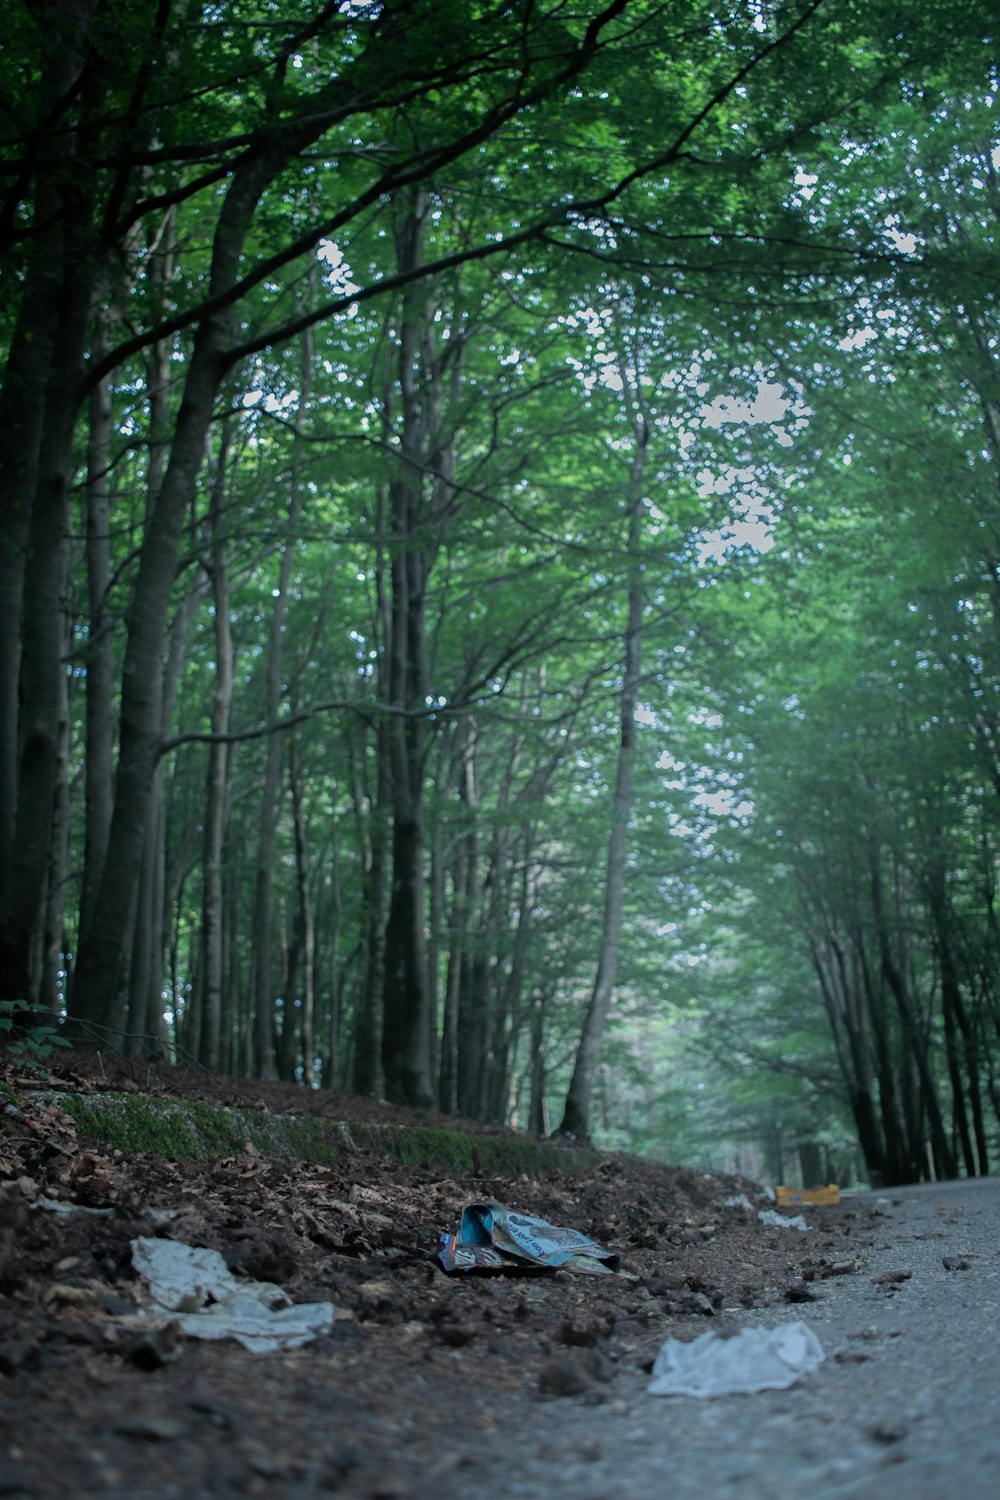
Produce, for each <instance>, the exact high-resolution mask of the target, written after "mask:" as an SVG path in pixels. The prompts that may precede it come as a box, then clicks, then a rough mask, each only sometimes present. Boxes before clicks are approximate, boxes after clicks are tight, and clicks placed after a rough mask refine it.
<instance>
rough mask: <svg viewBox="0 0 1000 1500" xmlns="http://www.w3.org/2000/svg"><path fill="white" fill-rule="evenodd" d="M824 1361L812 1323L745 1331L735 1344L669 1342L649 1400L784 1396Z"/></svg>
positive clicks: (706, 1339) (710, 1338)
mask: <svg viewBox="0 0 1000 1500" xmlns="http://www.w3.org/2000/svg"><path fill="white" fill-rule="evenodd" d="M825 1358H826V1355H825V1354H824V1353H823V1346H822V1344H821V1343H820V1341H819V1339H818V1338H817V1337H816V1335H815V1333H813V1331H812V1329H811V1328H810V1327H809V1324H808V1323H802V1322H798V1323H783V1324H781V1326H780V1327H778V1328H744V1329H743V1330H742V1331H741V1332H740V1333H738V1334H737V1335H736V1337H735V1338H732V1339H725V1338H720V1337H719V1335H718V1334H717V1333H703V1334H701V1335H700V1336H699V1337H698V1338H696V1339H695V1340H694V1341H693V1342H692V1343H690V1344H682V1343H680V1342H679V1341H678V1340H677V1339H668V1340H667V1342H666V1343H665V1344H664V1345H663V1348H662V1349H661V1350H660V1352H659V1354H658V1355H657V1356H656V1363H655V1364H654V1366H653V1379H652V1380H651V1381H650V1383H649V1385H648V1386H647V1390H648V1392H649V1394H650V1395H651V1396H734V1395H739V1394H746V1393H749V1392H752V1391H781V1390H784V1389H785V1388H786V1387H787V1386H790V1385H794V1384H795V1382H796V1381H797V1380H798V1379H799V1377H800V1376H802V1375H807V1374H808V1373H809V1371H810V1370H815V1369H818V1368H819V1366H820V1365H821V1364H822V1363H823V1361H824V1359H825Z"/></svg>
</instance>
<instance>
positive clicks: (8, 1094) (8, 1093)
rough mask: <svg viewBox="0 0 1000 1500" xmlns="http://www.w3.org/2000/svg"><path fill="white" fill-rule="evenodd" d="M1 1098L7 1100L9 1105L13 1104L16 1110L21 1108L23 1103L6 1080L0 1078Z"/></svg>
mask: <svg viewBox="0 0 1000 1500" xmlns="http://www.w3.org/2000/svg"><path fill="white" fill-rule="evenodd" d="M0 1098H2V1099H6V1100H7V1103H8V1104H13V1106H14V1108H15V1109H17V1108H19V1107H20V1102H21V1101H20V1100H19V1099H18V1097H17V1095H16V1094H15V1092H14V1090H13V1089H12V1088H11V1086H10V1084H9V1083H8V1082H7V1080H6V1079H5V1078H0Z"/></svg>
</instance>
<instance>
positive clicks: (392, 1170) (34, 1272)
mask: <svg viewBox="0 0 1000 1500" xmlns="http://www.w3.org/2000/svg"><path fill="white" fill-rule="evenodd" d="M50 1072H51V1077H52V1083H50V1084H48V1085H47V1086H48V1088H49V1089H51V1088H52V1087H56V1088H59V1089H66V1088H69V1089H74V1090H79V1091H82V1092H88V1091H92V1090H98V1089H108V1088H114V1089H117V1090H122V1089H124V1090H125V1091H127V1092H145V1091H147V1090H149V1091H150V1092H156V1093H159V1094H163V1093H167V1094H168V1095H172V1096H173V1097H177V1098H197V1099H202V1100H207V1101H210V1102H214V1103H217V1104H220V1105H222V1104H234V1105H242V1106H244V1107H245V1106H247V1105H250V1106H254V1107H258V1108H261V1109H265V1110H271V1111H277V1112H289V1111H293V1112H295V1113H298V1114H304V1113H315V1114H321V1115H324V1116H327V1117H329V1118H331V1119H337V1120H341V1119H342V1120H346V1121H347V1122H348V1123H351V1122H371V1121H383V1122H387V1123H394V1124H401V1125H405V1124H408V1123H414V1124H416V1123H419V1125H421V1126H422V1127H424V1128H425V1129H426V1128H427V1127H428V1125H434V1124H435V1123H437V1124H440V1125H441V1126H446V1127H447V1128H449V1129H454V1128H455V1126H456V1122H455V1121H454V1120H453V1119H451V1118H447V1119H446V1118H445V1117H441V1118H440V1119H438V1120H435V1118H434V1117H433V1116H429V1115H428V1113H427V1112H424V1111H422V1112H420V1113H419V1115H414V1114H411V1113H409V1112H408V1111H406V1110H402V1109H398V1108H393V1107H391V1106H388V1105H385V1104H381V1103H378V1102H377V1101H374V1100H366V1099H359V1098H354V1097H349V1096H342V1095H331V1094H329V1093H324V1092H323V1091H319V1090H306V1089H302V1088H299V1087H297V1086H295V1085H290V1084H281V1083H267V1082H261V1081H259V1080H247V1079H224V1078H216V1077H212V1076H209V1075H206V1074H204V1073H188V1072H175V1071H173V1070H170V1069H167V1068H164V1067H159V1068H158V1071H157V1075H156V1080H155V1083H154V1081H153V1075H151V1074H150V1072H149V1070H148V1067H147V1065H146V1064H144V1063H143V1064H138V1063H135V1062H129V1061H126V1060H123V1059H109V1058H108V1057H106V1056H105V1057H103V1058H98V1057H89V1056H85V1055H80V1054H71V1055H70V1054H65V1055H64V1054H60V1056H59V1057H58V1058H57V1059H56V1060H55V1061H54V1063H53V1066H52V1068H51V1070H50ZM0 1082H5V1084H6V1089H5V1090H4V1093H5V1096H6V1097H5V1098H0V1440H2V1446H0V1495H5V1496H14V1497H18V1496H24V1497H27V1496H50V1495H52V1496H55V1495H59V1496H65V1495H82V1496H100V1497H111V1496H116V1497H121V1500H125V1497H128V1500H141V1497H144V1496H149V1497H154V1496H155V1497H158V1500H166V1497H173V1496H176V1497H178V1500H181V1497H183V1500H192V1497H199V1496H228V1495H249V1496H254V1495H259V1496H269V1497H270V1496H277V1497H281V1500H285V1497H291V1500H297V1497H300V1496H301V1497H306V1496H323V1495H328V1494H333V1495H338V1496H354V1497H359V1500H360V1497H370V1500H397V1497H398V1500H423V1497H428V1500H429V1497H430V1496H432V1495H433V1496H439V1495H440V1494H441V1493H442V1490H446V1491H447V1492H448V1493H449V1494H450V1495H452V1496H455V1497H462V1496H465V1495H470V1496H471V1495H473V1494H477V1493H483V1492H484V1490H486V1489H489V1488H491V1487H492V1486H491V1485H490V1483H489V1476H488V1475H487V1474H484V1473H483V1469H482V1459H481V1455H482V1452H483V1450H484V1445H486V1446H489V1445H492V1446H493V1448H494V1450H495V1448H496V1444H497V1442H498V1440H500V1441H502V1440H506V1439H507V1436H508V1434H509V1441H510V1442H511V1443H516V1439H517V1430H518V1424H519V1423H521V1422H523V1419H524V1412H525V1409H526V1408H525V1402H526V1401H527V1402H528V1403H529V1405H530V1408H531V1410H532V1411H533V1412H535V1411H537V1409H538V1408H540V1407H544V1404H545V1403H559V1402H566V1401H573V1402H577V1403H583V1404H584V1405H587V1404H592V1405H593V1406H594V1407H595V1408H600V1407H605V1408H608V1409H610V1410H612V1411H613V1410H614V1409H615V1405H616V1401H617V1400H618V1398H616V1390H615V1385H616V1379H617V1378H619V1377H620V1375H621V1373H622V1372H623V1371H626V1370H627V1371H630V1372H631V1373H632V1374H633V1375H634V1374H635V1372H636V1371H637V1370H648V1369H649V1368H650V1367H651V1365H652V1361H653V1358H654V1357H655V1354H656V1352H657V1350H658V1349H659V1347H660V1345H661V1344H662V1343H663V1341H664V1340H665V1339H666V1338H668V1337H674V1338H678V1337H679V1338H693V1337H695V1336H697V1335H698V1334H700V1333H702V1332H704V1331H705V1330H706V1329H707V1328H710V1327H711V1326H712V1325H713V1321H714V1320H715V1319H717V1318H718V1316H719V1314H720V1313H721V1312H722V1311H724V1310H725V1309H727V1308H741V1309H743V1308H757V1307H765V1308H766V1307H775V1306H785V1305H786V1304H787V1303H789V1302H792V1303H798V1302H807V1301H809V1300H811V1299H812V1298H814V1297H815V1295H816V1291H815V1288H816V1284H817V1282H819V1281H821V1280H822V1279H823V1278H824V1277H827V1276H832V1275H841V1274H849V1273H850V1272H851V1271H852V1270H854V1269H856V1268H857V1263H856V1257H857V1256H858V1253H859V1252H860V1251H861V1250H862V1249H863V1248H864V1247H865V1246H868V1245H870V1244H871V1241H872V1234H873V1224H872V1218H871V1211H870V1210H869V1209H868V1208H867V1207H866V1206H865V1203H864V1200H857V1199H851V1200H844V1201H842V1202H841V1204H840V1205H838V1206H835V1207H826V1208H823V1209H820V1210H810V1218H811V1220H812V1222H813V1223H814V1224H815V1226H816V1230H817V1232H815V1233H810V1234H809V1235H808V1236H807V1235H802V1234H799V1233H798V1232H797V1231H795V1230H789V1229H785V1228H782V1229H778V1228H772V1227H768V1226H766V1225H765V1224H763V1223H761V1222H760V1221H759V1220H758V1217H757V1210H758V1208H768V1207H769V1206H770V1203H769V1201H768V1199H767V1197H766V1194H765V1192H764V1190H763V1189H761V1188H760V1187H759V1186H758V1185H757V1184H754V1183H751V1182H748V1181H746V1180H745V1179H742V1178H737V1177H731V1176H722V1175H715V1174H703V1173H699V1172H693V1171H688V1170H681V1169H675V1168H670V1167H668V1166H665V1165H662V1164H659V1163H656V1162H651V1161H646V1160H640V1159H638V1158H635V1157H629V1156H624V1155H607V1156H604V1157H602V1158H601V1159H600V1160H599V1163H598V1165H596V1166H595V1167H592V1168H588V1169H587V1170H585V1171H581V1172H579V1173H577V1174H576V1175H572V1174H566V1173H564V1172H558V1171H553V1172H552V1173H551V1174H548V1175H540V1176H532V1177H527V1176H522V1177H519V1178H517V1179H512V1178H507V1177H499V1176H495V1175H489V1174H486V1173H471V1174H469V1175H466V1176H454V1175H449V1174H448V1173H447V1172H445V1171H441V1170H437V1169H434V1168H430V1167H426V1166H424V1167H419V1166H418V1167H413V1166H400V1165H398V1164H394V1163H393V1162H391V1161H388V1160H386V1159H385V1158H383V1157H381V1156H379V1155H377V1154H375V1153H374V1152H371V1151H366V1150H360V1149H358V1150H352V1149H350V1148H348V1147H346V1146H345V1149H344V1151H343V1153H342V1156H341V1157H338V1160H337V1163H336V1165H334V1166H330V1167H319V1166H314V1165H308V1164H304V1163H302V1162H299V1161H295V1160H291V1159H288V1158H282V1157H276V1156H265V1155H262V1154H259V1153H256V1152H254V1151H252V1150H251V1151H248V1152H246V1153H245V1154H242V1155H240V1156H238V1157H230V1158H226V1159H215V1160H211V1161H188V1162H171V1161H164V1160H160V1159H158V1158H155V1157H152V1156H148V1155H138V1154H133V1155H129V1154H124V1153H122V1152H121V1151H117V1150H112V1149H110V1148H107V1147H102V1146H100V1145H95V1144H93V1143H92V1142H87V1141H81V1140H79V1139H77V1136H76V1132H75V1128H74V1126H73V1123H72V1120H71V1119H70V1117H69V1116H68V1115H66V1114H65V1113H64V1112H63V1111H61V1110H60V1109H59V1108H58V1107H57V1106H56V1105H53V1104H52V1103H51V1102H46V1100H47V1095H46V1093H45V1091H44V1090H43V1089H42V1088H40V1087H39V1082H40V1080H39V1079H38V1078H37V1077H27V1078H26V1077H25V1076H24V1075H23V1073H22V1072H19V1071H18V1069H17V1068H15V1067H14V1066H13V1065H12V1064H10V1063H9V1062H7V1063H5V1062H4V1061H3V1059H2V1057H0ZM48 1097H50V1096H48ZM14 1100H16V1103H15V1102H14ZM462 1128H468V1129H469V1130H472V1131H482V1130H484V1128H485V1127H482V1126H475V1125H469V1126H467V1127H465V1126H463V1127H462ZM741 1194H742V1195H745V1197H746V1199H748V1200H749V1202H750V1204H751V1207H750V1209H747V1208H746V1207H740V1206H734V1205H729V1204H727V1200H729V1199H732V1198H734V1197H738V1196H739V1195H741ZM484 1199H491V1200H498V1201H500V1202H501V1203H504V1204H506V1205H507V1206H508V1207H510V1208H515V1209H519V1210H522V1211H524V1212H527V1213H530V1214H535V1215H537V1216H539V1217H541V1218H544V1219H547V1220H549V1221H550V1222H552V1223H555V1224H558V1225H565V1226H570V1227H572V1228H575V1229H578V1230H582V1231H583V1232H584V1233H585V1234H587V1235H589V1236H590V1237H591V1238H592V1239H594V1240H595V1241H597V1242H598V1244H600V1245H602V1246H603V1247H605V1248H607V1249H609V1250H612V1251H614V1252H616V1253H617V1254H618V1255H620V1257H621V1267H622V1270H623V1271H624V1272H626V1273H627V1274H626V1275H623V1276H620V1277H619V1276H611V1275H602V1276H595V1275H576V1274H572V1273H570V1272H567V1271H557V1272H555V1273H547V1272H543V1273H532V1274H528V1275H509V1274H503V1275H480V1274H471V1275H470V1274H467V1273H457V1274H452V1275H447V1274H446V1273H445V1272H444V1270H443V1269H442V1267H441V1265H440V1262H439V1261H438V1259H437V1248H438V1239H439V1236H440V1235H441V1233H442V1232H443V1231H448V1232H451V1231H454V1230H455V1229H456V1228H457V1227H458V1221H459V1218H460V1215H461V1211H462V1208H463V1206H464V1205H466V1204H468V1203H471V1202H477V1201H482V1200H484ZM792 1212H794V1210H793V1211H792ZM140 1236H144V1237H148V1238H169V1239H173V1240H177V1241H181V1242H182V1243H184V1244H187V1245H190V1246H197V1247H206V1248H209V1249H213V1250H217V1251H219V1252H220V1253H221V1255H222V1257H223V1259H224V1260H225V1263H226V1265H227V1266H228V1267H229V1269H230V1271H232V1272H233V1273H235V1274H236V1276H237V1277H241V1278H247V1279H250V1278H252V1279H254V1280H257V1281H266V1282H269V1283H276V1284H277V1285H278V1286H279V1287H281V1288H282V1289H283V1291H284V1292H285V1293H286V1294H287V1295H288V1296H289V1297H290V1298H291V1300H292V1301H293V1302H294V1303H321V1302H329V1303H332V1304H333V1307H334V1309H335V1317H334V1321H333V1324H332V1327H331V1329H330V1331H329V1332H324V1333H321V1334H320V1335H319V1336H318V1337H316V1338H314V1339H312V1341H311V1342H309V1343H307V1344H305V1345H303V1346H302V1347H300V1348H296V1349H290V1350H283V1351H280V1352H269V1353H251V1352H250V1351H249V1350H247V1349H245V1348H244V1347H243V1346H242V1345H240V1344H239V1343H237V1342H235V1341H234V1340H232V1339H225V1340H223V1341H219V1342H208V1341H205V1340H203V1339H199V1338H194V1337H189V1336H187V1335H186V1334H184V1333H182V1332H181V1331H180V1330H179V1328H178V1327H177V1325H176V1323H175V1322H172V1321H170V1320H169V1319H167V1318H166V1317H164V1316H160V1317H154V1316H152V1315H151V1313H150V1310H149V1309H150V1295H149V1289H148V1287H147V1285H146V1283H145V1281H144V1280H143V1278H142V1277H141V1276H139V1275H138V1274H137V1273H136V1271H135V1269H134V1268H133V1264H132V1242H133V1240H135V1239H136V1238H138V1237H140ZM619 1404H620V1403H619Z"/></svg>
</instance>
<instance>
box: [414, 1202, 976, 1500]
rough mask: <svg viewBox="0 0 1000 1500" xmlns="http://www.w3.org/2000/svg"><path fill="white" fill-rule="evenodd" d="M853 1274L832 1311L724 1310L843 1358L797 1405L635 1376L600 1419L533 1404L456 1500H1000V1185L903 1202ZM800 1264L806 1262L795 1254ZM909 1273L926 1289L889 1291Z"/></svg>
mask: <svg viewBox="0 0 1000 1500" xmlns="http://www.w3.org/2000/svg"><path fill="white" fill-rule="evenodd" d="M876 1201H877V1203H878V1206H879V1208H880V1209H881V1210H882V1215H881V1217H880V1218H878V1219H877V1220H876V1225H877V1226H878V1229H879V1230H880V1231H881V1232H880V1233H879V1234H877V1235H876V1239H875V1243H874V1245H872V1246H871V1247H870V1248H867V1249H866V1250H865V1251H864V1253H863V1256H862V1264H861V1268H860V1270H859V1271H858V1272H856V1273H855V1274H854V1275H851V1276H844V1277H838V1278H835V1279H829V1280H825V1281H822V1282H821V1283H818V1284H817V1290H818V1298H819V1300H817V1301H815V1302H809V1303H806V1304H800V1305H790V1306H788V1307H787V1309H785V1308H780V1309H779V1308H773V1309H770V1310H769V1311H767V1312H766V1313H765V1312H759V1311H758V1312H754V1311H750V1312H743V1311H742V1310H740V1311H737V1310H733V1311H729V1312H724V1313H723V1315H722V1317H721V1318H720V1319H719V1320H718V1323H717V1324H716V1325H715V1326H717V1327H724V1326H728V1327H729V1328H732V1329H734V1330H735V1329H738V1328H739V1327H743V1326H754V1327H756V1326H766V1327H770V1326H774V1325H776V1324H778V1323H781V1322H786V1321H787V1322H791V1321H794V1320H796V1319H799V1318H802V1319H804V1320H805V1321H806V1322H808V1323H809V1325H810V1326H811V1327H812V1328H813V1330H814V1331H815V1333H816V1334H817V1335H818V1337H819V1339H820V1341H821V1343H822V1345H823V1348H824V1351H825V1353H826V1355H827V1359H826V1362H825V1363H824V1364H823V1365H822V1367H821V1368H820V1369H818V1370H817V1371H815V1372H814V1373H813V1374H811V1375H809V1376H807V1377H805V1378H804V1379H803V1380H801V1381H800V1383H799V1384H798V1385H796V1386H794V1387H792V1388H791V1389H789V1390H785V1391H764V1392H758V1393H756V1394H752V1395H740V1396H727V1397H722V1398H716V1399H714V1400H697V1399H693V1398H690V1397H656V1396H650V1395H647V1394H646V1390H645V1387H646V1384H647V1380H646V1377H644V1376H641V1375H639V1374H638V1373H635V1372H630V1371H622V1372H621V1373H620V1374H619V1375H618V1376H617V1378H616V1379H615V1380H614V1382H613V1384H612V1385H611V1387H610V1388H609V1391H610V1394H609V1396H608V1398H607V1399H606V1400H605V1401H604V1402H603V1403H602V1404H601V1405H593V1406H588V1405H587V1404H586V1398H583V1399H581V1398H575V1399H561V1400H560V1399H547V1400H536V1401H534V1402H532V1403H530V1404H528V1403H526V1406H525V1410H524V1412H523V1420H519V1421H518V1426H517V1431H516V1433H515V1432H512V1431H510V1430H509V1429H508V1430H506V1431H503V1430H501V1432H500V1433H498V1434H497V1436H496V1437H495V1438H492V1439H490V1440H489V1442H488V1445H484V1450H483V1451H482V1453H481V1459H480V1462H479V1463H476V1465H475V1466H474V1469H473V1470H472V1471H469V1470H467V1471H466V1472H465V1473H464V1474H458V1473H456V1474H454V1475H452V1476H449V1477H448V1479H446V1480H445V1481H444V1482H443V1485H442V1489H444V1490H446V1491H447V1492H448V1494H449V1495H450V1496H451V1497H453V1500H465V1497H466V1496H469V1497H472V1496H473V1495H481V1494H482V1493H484V1490H483V1484H484V1481H485V1480H486V1473H487V1471H488V1472H491V1473H492V1482H491V1483H488V1484H487V1488H488V1489H489V1491H490V1492H491V1493H498V1494H500V1493H502V1494H503V1495H504V1497H505V1500H507V1497H509V1500H555V1497H565V1500H696V1497H697V1500H706V1497H708V1500H715V1497H719V1496H721V1497H725V1496H729V1495H733V1496H737V1495H738V1496H740V1497H744V1500H757V1497H760V1500H800V1497H802V1500H842V1497H843V1500H847V1497H850V1500H856V1497H857V1500H860V1497H872V1500H876V1497H877V1500H897V1497H898V1500H903V1497H905V1500H956V1497H959V1500H996V1497H997V1496H998V1495H1000V1351H998V1344H1000V1179H996V1178H992V1179H991V1178H985V1179H979V1180H974V1181H971V1182H959V1183H945V1184H935V1185H930V1186H923V1187H918V1188H906V1189H897V1190H892V1191H891V1192H887V1193H886V1194H885V1195H884V1196H879V1197H878V1198H877V1200H876ZM796 1253H797V1254H801V1251H800V1250H799V1248H798V1247H797V1246H796ZM893 1271H908V1272H910V1273H911V1274H910V1275H909V1276H908V1277H907V1278H905V1279H901V1280H898V1281H895V1282H893V1281H889V1282H888V1283H883V1284H876V1283H874V1282H873V1281H872V1280H871V1279H870V1278H872V1277H879V1276H883V1275H884V1273H887V1272H893Z"/></svg>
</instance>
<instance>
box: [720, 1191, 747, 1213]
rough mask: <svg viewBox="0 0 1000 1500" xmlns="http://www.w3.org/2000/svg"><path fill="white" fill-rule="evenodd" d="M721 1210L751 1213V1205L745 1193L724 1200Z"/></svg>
mask: <svg viewBox="0 0 1000 1500" xmlns="http://www.w3.org/2000/svg"><path fill="white" fill-rule="evenodd" d="M722 1206H723V1208H742V1209H743V1210H744V1212H745V1213H748V1214H752V1213H753V1204H752V1203H751V1202H750V1199H749V1198H748V1197H747V1195H746V1193H734V1194H733V1196H732V1197H731V1198H726V1199H725V1200H724V1202H723V1204H722Z"/></svg>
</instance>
